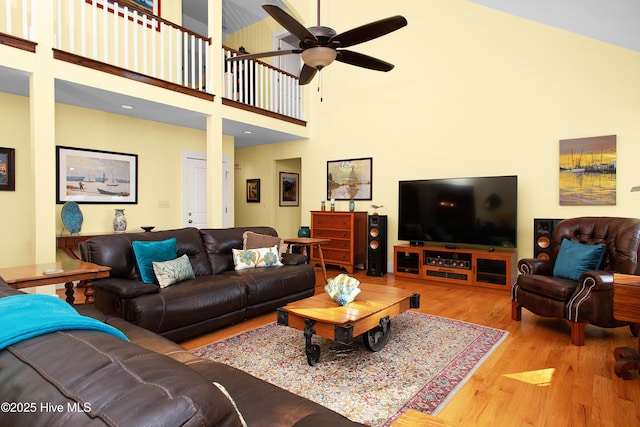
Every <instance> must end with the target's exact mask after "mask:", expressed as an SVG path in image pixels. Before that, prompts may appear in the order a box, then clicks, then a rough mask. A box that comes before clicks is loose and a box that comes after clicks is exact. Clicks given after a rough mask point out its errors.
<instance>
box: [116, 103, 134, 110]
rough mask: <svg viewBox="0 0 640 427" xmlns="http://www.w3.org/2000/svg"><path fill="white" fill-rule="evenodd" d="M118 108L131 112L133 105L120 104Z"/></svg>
mask: <svg viewBox="0 0 640 427" xmlns="http://www.w3.org/2000/svg"><path fill="white" fill-rule="evenodd" d="M120 108H124V109H125V110H133V109H134V108H135V107H134V106H133V105H128V104H122V105H121V106H120Z"/></svg>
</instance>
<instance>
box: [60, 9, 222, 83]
mask: <svg viewBox="0 0 640 427" xmlns="http://www.w3.org/2000/svg"><path fill="white" fill-rule="evenodd" d="M56 13H57V16H56V20H57V23H56V24H57V25H56V48H57V49H59V50H62V51H65V52H68V53H72V54H75V55H79V56H82V57H86V58H90V59H93V60H96V61H101V62H103V63H106V64H109V65H113V66H115V67H121V68H124V69H127V70H131V71H134V72H136V73H141V74H144V75H146V76H150V77H153V78H156V79H160V80H164V81H168V82H170V83H175V84H179V85H182V86H186V87H188V88H190V89H195V90H200V91H204V92H207V93H212V91H211V87H208V86H207V84H206V82H207V81H211V80H210V79H208V77H207V70H208V69H209V68H208V67H207V66H206V65H207V64H208V53H209V45H210V44H211V40H210V39H209V38H205V37H203V36H201V35H199V34H196V33H193V32H191V31H189V30H187V29H185V28H182V27H180V26H178V25H176V24H174V23H172V22H169V21H166V20H164V19H162V18H160V17H158V16H155V15H152V14H150V13H145V12H143V11H141V10H138V9H133V8H130V7H127V6H126V5H120V4H118V2H111V1H109V0H58V1H57V9H56Z"/></svg>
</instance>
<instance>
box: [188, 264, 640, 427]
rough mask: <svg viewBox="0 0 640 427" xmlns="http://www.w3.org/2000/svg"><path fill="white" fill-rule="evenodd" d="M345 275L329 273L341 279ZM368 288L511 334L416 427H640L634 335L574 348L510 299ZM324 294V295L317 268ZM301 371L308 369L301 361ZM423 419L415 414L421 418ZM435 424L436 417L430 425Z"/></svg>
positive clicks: (595, 335)
mask: <svg viewBox="0 0 640 427" xmlns="http://www.w3.org/2000/svg"><path fill="white" fill-rule="evenodd" d="M339 273H340V271H339V270H332V269H331V268H329V270H328V272H327V274H328V276H329V277H333V276H335V275H337V274H339ZM353 276H355V277H357V278H358V279H359V280H360V281H361V282H367V283H373V284H384V285H387V286H397V287H401V288H405V289H410V290H412V291H414V292H417V293H419V294H420V295H421V298H420V306H421V307H420V309H419V310H418V311H420V312H422V313H428V314H433V315H437V316H442V317H449V318H453V319H458V320H463V321H466V322H471V323H476V324H479V325H485V326H489V327H493V328H498V329H503V330H506V331H508V332H509V336H508V337H507V339H506V340H505V341H504V342H503V343H502V344H501V345H500V346H499V347H498V348H497V349H496V350H495V351H494V352H493V354H492V355H491V356H490V357H489V358H488V359H487V360H486V361H485V362H484V363H483V364H482V366H480V368H479V369H478V370H477V371H476V373H475V374H474V375H473V377H472V378H471V379H470V380H469V382H468V383H467V384H466V385H465V386H464V387H463V388H462V389H461V390H460V391H459V392H458V393H457V394H456V395H455V397H454V398H453V399H452V400H451V402H449V404H448V405H447V406H446V407H445V408H444V409H443V410H442V411H441V412H440V413H439V414H438V416H437V419H435V420H433V421H424V420H423V419H421V418H418V419H420V420H422V421H418V422H417V423H413V424H411V423H410V422H409V421H408V423H407V424H405V423H403V422H398V423H397V424H396V425H397V426H405V425H406V426H408V425H433V426H436V425H437V426H441V425H451V426H574V427H577V426H594V427H595V426H640V379H639V378H638V377H637V376H636V378H635V379H633V380H629V381H625V380H622V379H620V378H618V377H617V376H616V375H615V373H614V371H613V366H614V358H613V350H614V348H615V347H619V346H627V347H634V348H637V346H638V341H637V339H635V338H633V337H632V335H631V333H630V331H629V329H628V328H616V329H601V328H597V327H594V326H588V327H587V331H586V340H585V345H584V346H583V347H576V346H574V345H572V344H571V342H570V337H569V327H568V325H567V324H566V323H565V322H564V321H562V320H557V319H546V318H542V317H539V316H536V315H535V314H533V313H531V312H529V311H527V310H523V314H522V321H521V322H515V321H513V320H511V300H510V296H509V293H508V292H507V291H501V290H493V289H482V288H471V287H468V286H462V285H448V284H447V285H444V284H436V283H435V282H430V283H427V282H423V281H418V280H412V279H404V278H395V277H394V275H393V274H386V275H385V276H384V277H373V276H367V275H366V274H365V272H364V271H361V270H359V271H357V272H356V273H355V274H353ZM316 283H317V284H318V286H317V287H316V292H323V290H322V287H321V285H320V284H321V283H322V275H321V273H320V269H319V268H316ZM273 321H275V312H273V313H269V314H266V315H263V316H259V317H256V318H253V319H249V320H247V321H244V322H242V323H240V324H237V325H233V326H230V327H227V328H224V329H221V330H219V331H215V332H213V333H210V334H206V335H203V336H200V337H197V338H195V339H192V340H188V341H185V342H182V343H181V345H182V346H183V347H185V348H186V349H188V350H191V349H194V348H197V347H200V346H202V345H205V344H208V343H211V342H214V341H218V340H221V339H224V338H226V337H229V336H233V335H237V334H239V333H241V332H244V331H247V330H250V329H253V328H255V327H257V326H259V325H263V324H265V323H269V322H273ZM301 363H306V361H304V360H301ZM413 415H415V414H413ZM427 419H429V417H427Z"/></svg>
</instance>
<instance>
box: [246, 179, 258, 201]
mask: <svg viewBox="0 0 640 427" xmlns="http://www.w3.org/2000/svg"><path fill="white" fill-rule="evenodd" d="M247 203H260V180H259V179H248V180H247Z"/></svg>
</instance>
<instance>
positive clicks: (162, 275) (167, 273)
mask: <svg viewBox="0 0 640 427" xmlns="http://www.w3.org/2000/svg"><path fill="white" fill-rule="evenodd" d="M151 264H153V272H154V273H155V274H156V279H158V283H160V287H161V288H166V287H167V286H169V285H173V284H174V283H178V282H182V281H183V280H187V279H193V278H194V277H195V275H194V274H193V268H192V267H191V263H190V262H189V257H188V256H187V254H184V255H182V256H181V257H180V258H176V259H172V260H169V261H163V262H156V261H153V262H152V263H151Z"/></svg>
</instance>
